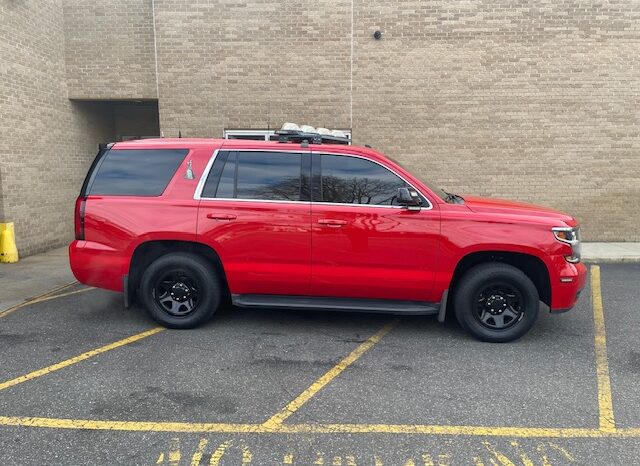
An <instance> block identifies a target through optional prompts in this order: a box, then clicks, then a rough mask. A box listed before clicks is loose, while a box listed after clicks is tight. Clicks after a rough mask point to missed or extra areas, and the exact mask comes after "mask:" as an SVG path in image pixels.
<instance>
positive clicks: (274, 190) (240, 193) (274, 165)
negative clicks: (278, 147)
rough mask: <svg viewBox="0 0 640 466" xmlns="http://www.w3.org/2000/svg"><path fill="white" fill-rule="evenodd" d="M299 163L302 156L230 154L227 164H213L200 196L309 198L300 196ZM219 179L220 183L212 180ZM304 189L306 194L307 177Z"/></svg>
mask: <svg viewBox="0 0 640 466" xmlns="http://www.w3.org/2000/svg"><path fill="white" fill-rule="evenodd" d="M301 162H302V156H301V154H296V153H288V152H231V153H229V155H228V157H227V159H226V163H224V162H219V161H218V159H216V161H215V162H214V166H213V168H212V170H211V173H210V175H209V178H208V179H207V183H206V185H205V188H204V189H203V193H202V196H203V197H217V198H237V199H257V200H276V201H280V200H282V201H298V200H300V199H302V198H303V197H306V198H308V192H307V194H306V195H305V194H304V193H301V183H300V178H301V176H300V174H301ZM219 163H220V164H222V163H224V167H223V168H220V165H219ZM216 168H218V170H219V172H218V174H217V175H216V174H215V171H216V170H215V169H216ZM218 176H219V179H220V181H219V182H217V180H216V179H215V178H216V177H218ZM216 183H217V188H215V187H214V186H215V185H216ZM303 187H304V190H305V191H308V183H307V182H306V177H305V183H304V184H303Z"/></svg>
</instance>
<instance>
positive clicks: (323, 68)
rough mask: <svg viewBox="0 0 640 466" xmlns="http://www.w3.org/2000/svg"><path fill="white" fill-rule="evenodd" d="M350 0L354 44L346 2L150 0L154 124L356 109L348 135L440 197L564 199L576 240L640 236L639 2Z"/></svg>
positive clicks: (215, 130) (315, 121)
mask: <svg viewBox="0 0 640 466" xmlns="http://www.w3.org/2000/svg"><path fill="white" fill-rule="evenodd" d="M353 5H354V9H353V20H354V21H353V30H354V34H353V54H351V46H352V44H351V26H352V23H351V15H352V11H351V2H348V1H320V2H315V1H314V2H312V1H307V0H296V1H286V2H275V1H272V2H270V1H266V2H250V1H243V2H208V1H199V2H193V1H180V0H158V1H157V2H156V5H155V9H156V16H155V18H156V35H157V43H158V77H159V81H160V123H161V129H162V130H163V131H164V132H165V134H166V135H175V134H177V132H178V130H179V129H180V130H181V131H182V134H183V135H189V136H216V137H218V136H220V135H221V134H222V129H223V128H224V127H243V128H249V127H254V128H266V127H267V124H269V125H271V126H274V125H275V126H278V125H279V124H281V123H282V122H284V121H296V122H303V123H309V124H312V125H322V126H329V127H349V126H351V117H352V118H353V135H354V140H355V142H356V143H368V144H371V145H373V146H374V147H376V148H379V149H381V150H383V151H384V152H386V153H388V154H389V155H391V156H393V157H396V158H398V159H400V160H401V161H402V162H404V163H405V164H406V165H408V166H409V167H410V168H411V169H413V170H416V171H418V172H420V173H421V174H423V175H424V176H426V177H428V178H431V179H432V180H434V181H435V182H436V183H438V184H440V185H441V186H443V187H445V188H446V189H448V190H451V191H454V192H461V193H469V194H479V195H485V196H495V197H504V198H511V199H519V200H523V201H529V202H535V203H540V204H544V205H547V206H550V207H555V208H558V209H562V210H566V211H568V212H570V213H572V214H574V215H575V216H577V217H578V218H579V220H580V221H581V222H582V224H583V232H584V237H585V239H588V240H592V241H596V240H599V241H612V240H626V241H638V240H640V229H638V228H637V227H636V225H638V224H639V223H640V212H638V211H637V209H634V208H633V207H632V206H633V204H634V200H638V199H640V119H639V116H640V114H639V113H638V108H640V105H639V104H640V6H639V5H640V4H638V3H636V2H627V1H625V0H611V1H604V2H597V3H593V2H586V3H585V2H581V1H573V0H560V1H554V2H518V3H513V2H506V1H504V2H486V1H479V2H468V1H457V0H440V1H433V2H423V1H419V0H402V1H391V2H389V1H382V0H373V1H362V0H355V1H354V2H353ZM378 29H379V30H381V31H382V33H383V36H382V39H381V40H374V39H373V37H372V35H373V32H374V31H375V30H378ZM351 59H353V73H352V74H351ZM351 79H352V81H351ZM351 86H353V94H350V88H351ZM351 99H352V102H351ZM351 109H352V113H351Z"/></svg>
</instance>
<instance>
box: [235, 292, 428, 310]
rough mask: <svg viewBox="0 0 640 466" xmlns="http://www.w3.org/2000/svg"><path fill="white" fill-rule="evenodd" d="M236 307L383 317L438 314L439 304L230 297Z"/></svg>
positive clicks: (282, 297) (341, 299)
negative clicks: (369, 313)
mask: <svg viewBox="0 0 640 466" xmlns="http://www.w3.org/2000/svg"><path fill="white" fill-rule="evenodd" d="M231 302H232V303H233V305H234V306H238V307H245V308H276V309H305V310H317V311H347V312H376V313H383V314H412V315H435V314H438V312H439V311H440V303H427V302H422V301H395V300H390V299H360V298H327V297H324V296H318V297H308V296H280V295H259V294H234V295H231Z"/></svg>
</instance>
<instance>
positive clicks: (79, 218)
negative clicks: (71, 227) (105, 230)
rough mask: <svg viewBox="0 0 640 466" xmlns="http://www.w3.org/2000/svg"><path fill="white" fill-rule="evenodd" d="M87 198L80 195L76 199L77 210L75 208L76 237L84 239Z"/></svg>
mask: <svg viewBox="0 0 640 466" xmlns="http://www.w3.org/2000/svg"><path fill="white" fill-rule="evenodd" d="M86 202H87V200H86V199H85V198H83V197H79V198H78V199H76V210H75V218H74V219H75V230H76V239H78V240H83V239H84V206H85V204H86Z"/></svg>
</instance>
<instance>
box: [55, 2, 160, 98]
mask: <svg viewBox="0 0 640 466" xmlns="http://www.w3.org/2000/svg"><path fill="white" fill-rule="evenodd" d="M63 6H64V14H63V20H64V21H63V23H64V44H65V47H64V49H65V60H66V67H67V87H68V90H69V97H70V98H74V99H108V100H110V99H151V98H155V97H156V78H155V76H156V75H155V54H154V42H153V17H152V0H107V1H95V0H64V1H63Z"/></svg>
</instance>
